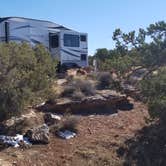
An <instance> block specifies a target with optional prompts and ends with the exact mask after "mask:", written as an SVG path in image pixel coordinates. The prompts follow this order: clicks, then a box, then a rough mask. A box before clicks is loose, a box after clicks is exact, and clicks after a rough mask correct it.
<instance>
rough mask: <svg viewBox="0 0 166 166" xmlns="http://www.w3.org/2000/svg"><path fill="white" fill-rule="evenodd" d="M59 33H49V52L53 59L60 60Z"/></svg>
mask: <svg viewBox="0 0 166 166" xmlns="http://www.w3.org/2000/svg"><path fill="white" fill-rule="evenodd" d="M59 48H60V43H59V33H49V50H50V52H51V55H52V56H53V57H54V58H57V59H58V60H60V49H59Z"/></svg>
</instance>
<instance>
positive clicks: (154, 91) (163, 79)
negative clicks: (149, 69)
mask: <svg viewBox="0 0 166 166" xmlns="http://www.w3.org/2000/svg"><path fill="white" fill-rule="evenodd" d="M141 90H142V94H143V95H144V97H145V99H144V100H145V101H146V102H147V103H148V106H149V113H150V115H151V116H152V117H153V118H155V117H159V118H160V119H161V120H164V121H165V120H166V118H165V117H166V68H162V69H160V70H159V71H158V74H157V75H151V76H150V77H148V78H146V79H145V80H143V81H142V83H141Z"/></svg>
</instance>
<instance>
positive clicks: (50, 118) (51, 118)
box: [44, 113, 61, 126]
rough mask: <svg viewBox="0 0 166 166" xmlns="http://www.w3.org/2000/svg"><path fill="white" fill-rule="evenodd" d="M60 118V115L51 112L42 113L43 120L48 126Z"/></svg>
mask: <svg viewBox="0 0 166 166" xmlns="http://www.w3.org/2000/svg"><path fill="white" fill-rule="evenodd" d="M60 120H61V117H60V116H58V115H54V114H52V113H46V114H45V115H44V121H45V123H46V124H47V125H49V126H50V125H53V124H55V123H58V122H59V121H60Z"/></svg>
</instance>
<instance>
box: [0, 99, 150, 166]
mask: <svg viewBox="0 0 166 166" xmlns="http://www.w3.org/2000/svg"><path fill="white" fill-rule="evenodd" d="M130 101H131V102H132V103H133V104H134V108H133V109H132V110H129V111H121V110H119V111H118V114H112V115H90V116H79V119H80V122H79V128H78V129H79V130H78V131H79V133H78V135H77V137H76V138H73V139H71V140H62V139H60V138H58V137H56V136H52V138H51V143H50V144H48V145H34V146H33V147H32V148H31V149H28V150H25V151H21V150H20V149H13V148H10V149H6V150H4V151H1V152H0V156H2V157H0V164H1V162H2V159H1V158H3V159H4V160H5V161H8V162H9V163H14V164H13V165H15V166H84V165H86V166H87V165H89V166H107V165H108V166H111V165H113V166H116V165H117V166H118V165H119V166H120V165H122V161H121V160H119V158H118V156H117V154H116V150H117V149H118V147H119V146H120V145H122V144H123V143H124V141H125V140H126V139H128V138H130V137H133V136H134V134H135V132H136V131H137V130H139V129H141V128H142V127H143V126H145V117H148V113H147V108H146V106H144V105H143V104H142V103H139V102H135V101H134V100H132V99H130ZM1 165H2V164H1Z"/></svg>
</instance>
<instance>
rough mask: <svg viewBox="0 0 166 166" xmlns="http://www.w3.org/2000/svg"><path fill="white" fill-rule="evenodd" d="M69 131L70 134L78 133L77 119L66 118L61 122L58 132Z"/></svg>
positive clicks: (73, 117) (72, 117)
mask: <svg viewBox="0 0 166 166" xmlns="http://www.w3.org/2000/svg"><path fill="white" fill-rule="evenodd" d="M64 130H69V131H72V132H77V131H78V118H77V117H75V116H67V117H66V119H65V120H64V121H62V122H61V124H60V127H59V131H64Z"/></svg>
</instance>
